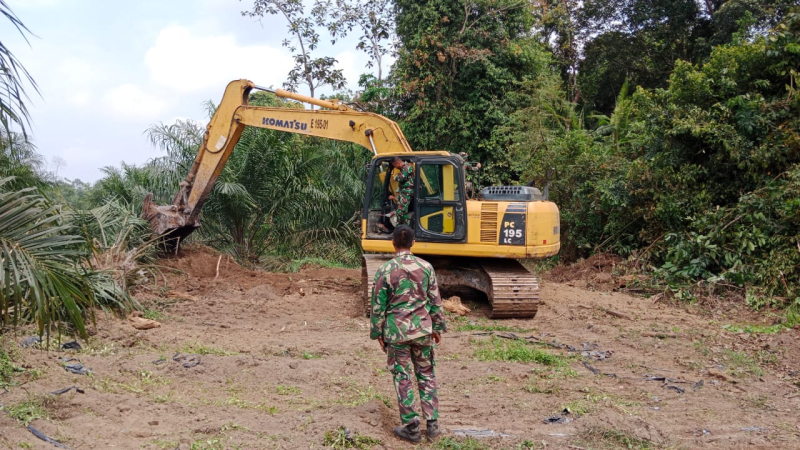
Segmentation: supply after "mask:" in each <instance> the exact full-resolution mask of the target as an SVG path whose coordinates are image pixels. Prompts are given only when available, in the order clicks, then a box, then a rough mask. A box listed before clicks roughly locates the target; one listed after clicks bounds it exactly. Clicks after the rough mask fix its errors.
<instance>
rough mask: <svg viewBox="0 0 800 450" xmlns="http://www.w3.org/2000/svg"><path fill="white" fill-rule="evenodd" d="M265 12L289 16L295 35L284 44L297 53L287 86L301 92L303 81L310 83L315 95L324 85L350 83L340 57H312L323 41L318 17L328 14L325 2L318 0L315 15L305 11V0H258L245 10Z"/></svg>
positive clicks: (255, 13) (250, 13) (251, 13)
mask: <svg viewBox="0 0 800 450" xmlns="http://www.w3.org/2000/svg"><path fill="white" fill-rule="evenodd" d="M265 14H272V15H277V14H280V15H282V16H283V18H284V19H286V23H287V27H288V30H289V34H290V35H291V36H292V38H291V39H284V41H283V46H284V47H286V48H288V49H289V51H291V52H292V53H294V68H293V69H292V70H291V71H289V76H288V79H287V81H286V82H285V83H284V84H283V85H284V87H285V88H286V89H288V90H290V91H292V92H297V88H298V87H299V86H300V85H306V86H307V87H308V91H309V95H311V96H312V97H313V96H314V93H315V92H316V90H317V88H319V87H320V86H326V85H329V86H331V87H332V88H333V89H334V90H337V89H341V88H343V87H344V86H345V85H346V84H347V80H345V79H344V75H342V71H341V69H335V68H334V66H335V64H336V62H337V61H336V59H334V58H332V57H330V56H321V57H318V58H314V57H312V52H314V50H316V49H317V46H318V45H319V38H320V36H319V33H318V32H317V30H316V28H315V23H316V22H317V19H316V18H319V17H321V16H323V15H324V14H325V12H324V6H323V5H322V4H321V3H319V2H317V3H316V4H315V5H314V7H313V8H312V11H311V15H309V16H307V15H306V13H305V5H304V4H303V2H302V0H255V1H254V3H253V9H252V10H250V11H243V12H242V15H243V16H249V17H263V16H264V15H265Z"/></svg>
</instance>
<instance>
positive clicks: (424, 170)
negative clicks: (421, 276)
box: [363, 152, 466, 242]
mask: <svg viewBox="0 0 800 450" xmlns="http://www.w3.org/2000/svg"><path fill="white" fill-rule="evenodd" d="M423 153H429V154H427V155H420V154H423ZM394 156H395V155H389V156H385V157H384V156H381V157H376V158H375V159H373V161H372V164H371V168H370V175H369V179H368V183H367V192H369V193H370V195H368V196H367V197H366V198H367V200H366V201H365V204H364V213H363V218H364V219H365V220H366V222H367V223H366V225H367V226H366V238H367V239H383V240H389V239H391V235H389V234H387V233H385V232H381V228H384V227H385V228H388V229H389V230H390V231H391V227H390V226H387V225H388V224H387V220H386V215H387V213H388V212H389V211H390V210H391V209H392V208H391V205H392V201H391V200H389V196H390V195H395V193H396V192H397V182H396V181H395V180H394V176H395V175H396V171H395V170H394V169H392V165H391V161H392V159H393V158H394ZM400 156H402V158H403V160H405V161H407V162H409V163H411V165H412V166H413V167H414V178H415V182H414V195H413V197H412V199H411V207H410V208H409V212H411V213H412V214H411V220H412V222H413V223H412V225H413V227H414V228H415V231H416V236H417V241H418V242H426V241H429V242H445V241H448V242H464V240H465V238H466V218H465V210H466V209H465V203H464V199H465V193H464V182H463V180H464V177H463V168H462V167H461V164H462V163H461V159H460V158H458V157H456V156H454V155H450V154H449V153H447V152H416V154H415V156H412V157H409V156H407V154H403V155H400ZM381 225H383V227H381Z"/></svg>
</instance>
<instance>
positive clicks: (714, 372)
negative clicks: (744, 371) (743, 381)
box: [708, 369, 736, 383]
mask: <svg viewBox="0 0 800 450" xmlns="http://www.w3.org/2000/svg"><path fill="white" fill-rule="evenodd" d="M708 376H710V377H714V378H719V379H720V380H722V381H728V382H731V383H735V382H736V381H734V380H732V379H731V377H729V376H727V375H725V374H724V373H723V372H721V371H719V370H717V369H708Z"/></svg>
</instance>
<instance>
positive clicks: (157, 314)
mask: <svg viewBox="0 0 800 450" xmlns="http://www.w3.org/2000/svg"><path fill="white" fill-rule="evenodd" d="M142 317H144V318H145V319H150V320H155V321H157V322H160V321H161V320H163V319H164V317H165V316H164V313H162V312H161V311H158V310H155V309H145V310H144V311H142Z"/></svg>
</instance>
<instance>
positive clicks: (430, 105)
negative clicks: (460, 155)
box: [392, 0, 551, 182]
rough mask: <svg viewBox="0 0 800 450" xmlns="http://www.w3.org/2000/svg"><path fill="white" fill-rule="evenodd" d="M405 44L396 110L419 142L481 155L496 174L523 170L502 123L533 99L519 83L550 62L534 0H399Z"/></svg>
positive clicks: (503, 176)
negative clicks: (535, 31)
mask: <svg viewBox="0 0 800 450" xmlns="http://www.w3.org/2000/svg"><path fill="white" fill-rule="evenodd" d="M395 8H396V16H397V34H398V38H399V41H400V43H401V46H400V48H399V51H398V59H397V61H396V63H395V66H394V70H393V73H392V77H393V83H394V85H395V86H396V92H397V95H398V98H397V103H398V113H399V114H398V115H399V118H400V121H401V125H402V127H403V130H404V132H405V134H406V136H407V137H408V139H409V141H410V142H411V144H412V147H413V148H415V149H420V150H422V149H431V150H438V149H442V150H448V151H451V152H456V153H457V152H463V151H466V152H468V153H469V154H470V158H472V159H475V160H480V161H483V162H484V163H485V165H486V167H487V168H488V170H487V172H488V173H490V174H492V175H491V179H490V180H489V181H490V182H508V181H512V180H514V179H516V178H517V177H518V176H519V174H518V173H515V172H514V171H513V169H512V168H511V167H510V158H509V157H508V154H507V136H505V135H501V134H498V130H499V129H500V128H501V127H502V126H503V125H505V124H506V123H507V122H508V118H509V115H510V114H511V113H513V112H514V111H516V110H517V109H519V108H520V107H522V106H525V105H526V102H528V101H529V99H528V98H527V97H526V96H524V95H518V93H519V90H520V88H521V84H522V83H524V82H525V81H526V80H531V79H536V78H537V77H539V76H540V75H541V74H543V73H548V72H549V71H550V70H551V69H550V62H551V60H550V57H549V56H548V52H547V50H546V49H545V48H544V46H542V45H541V44H540V43H538V42H537V41H536V40H534V39H533V38H532V37H530V33H529V32H530V29H531V26H532V25H533V20H534V17H533V14H532V12H531V8H530V6H529V2H522V1H512V0H499V1H495V0H481V1H477V2H474V1H456V0H430V1H423V2H416V1H414V2H412V1H396V2H395Z"/></svg>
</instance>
